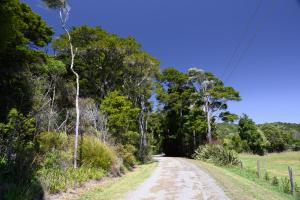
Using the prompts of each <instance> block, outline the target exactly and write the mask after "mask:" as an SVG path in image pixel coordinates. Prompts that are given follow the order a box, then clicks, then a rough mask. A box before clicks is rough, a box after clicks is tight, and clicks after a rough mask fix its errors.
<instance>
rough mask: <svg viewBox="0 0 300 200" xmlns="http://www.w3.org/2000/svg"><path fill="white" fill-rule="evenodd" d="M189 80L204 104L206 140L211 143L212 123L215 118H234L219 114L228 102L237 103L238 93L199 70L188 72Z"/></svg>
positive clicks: (209, 74) (227, 113)
mask: <svg viewBox="0 0 300 200" xmlns="http://www.w3.org/2000/svg"><path fill="white" fill-rule="evenodd" d="M188 75H189V80H190V82H191V83H192V84H193V86H194V88H195V89H196V91H197V92H198V93H199V96H200V98H201V100H202V101H203V102H204V104H203V106H202V107H203V110H204V112H205V113H206V120H207V140H208V142H209V143H212V127H211V125H212V121H214V120H215V118H216V117H220V118H222V119H232V118H233V117H234V116H233V115H232V114H230V113H229V112H221V111H224V110H226V109H227V102H228V101H239V100H240V99H241V98H240V96H239V93H238V92H237V91H236V90H235V89H234V88H232V87H226V86H224V84H223V82H222V81H221V80H219V79H218V78H217V77H215V76H214V75H213V74H212V73H209V72H204V71H203V70H201V69H197V68H191V69H189V70H188Z"/></svg>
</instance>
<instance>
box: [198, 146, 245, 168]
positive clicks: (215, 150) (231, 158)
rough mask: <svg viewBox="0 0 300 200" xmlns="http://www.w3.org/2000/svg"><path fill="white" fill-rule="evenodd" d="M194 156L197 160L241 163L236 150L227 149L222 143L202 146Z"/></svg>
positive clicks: (221, 163) (223, 164)
mask: <svg viewBox="0 0 300 200" xmlns="http://www.w3.org/2000/svg"><path fill="white" fill-rule="evenodd" d="M193 157H194V158H195V159H197V160H204V161H210V162H213V163H215V164H218V165H222V166H225V165H239V164H240V163H241V161H240V159H239V158H238V155H237V154H236V152H235V151H232V150H227V149H225V148H224V147H222V146H221V145H205V146H200V147H199V148H198V149H197V150H196V151H195V153H194V155H193Z"/></svg>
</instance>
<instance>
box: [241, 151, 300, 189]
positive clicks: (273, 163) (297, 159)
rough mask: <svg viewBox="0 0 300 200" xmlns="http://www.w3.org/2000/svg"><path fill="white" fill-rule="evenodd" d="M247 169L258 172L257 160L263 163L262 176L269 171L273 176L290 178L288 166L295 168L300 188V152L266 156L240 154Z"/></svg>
mask: <svg viewBox="0 0 300 200" xmlns="http://www.w3.org/2000/svg"><path fill="white" fill-rule="evenodd" d="M239 157H240V159H241V160H242V162H243V165H244V166H245V167H246V168H249V169H251V170H256V165H257V160H260V162H261V170H262V174H264V173H265V171H267V172H268V173H269V174H270V175H271V176H277V177H288V165H290V166H291V167H292V168H293V173H294V176H295V181H296V183H297V184H298V186H300V152H284V153H272V154H268V155H266V156H256V155H249V154H240V156H239Z"/></svg>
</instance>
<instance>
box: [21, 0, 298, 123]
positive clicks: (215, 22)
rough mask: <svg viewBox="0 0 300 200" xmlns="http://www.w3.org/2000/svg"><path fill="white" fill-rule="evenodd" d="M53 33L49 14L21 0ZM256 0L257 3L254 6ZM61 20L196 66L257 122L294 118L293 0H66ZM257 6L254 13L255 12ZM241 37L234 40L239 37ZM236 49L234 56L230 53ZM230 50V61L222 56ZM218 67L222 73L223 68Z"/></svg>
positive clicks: (168, 61) (234, 107) (33, 1)
mask: <svg viewBox="0 0 300 200" xmlns="http://www.w3.org/2000/svg"><path fill="white" fill-rule="evenodd" d="M23 2H26V3H29V4H30V5H31V7H32V9H33V10H34V11H36V12H38V13H39V14H40V15H42V17H43V19H45V20H46V21H47V22H48V24H49V25H50V26H52V27H53V28H54V30H55V32H56V34H59V33H61V32H62V31H61V28H60V27H59V19H58V16H57V13H56V12H55V11H53V10H49V9H46V8H45V6H43V4H42V3H41V0H23ZM260 2H261V4H260ZM69 3H70V5H71V7H72V10H71V16H70V21H69V24H70V25H73V26H77V25H82V24H88V25H91V26H96V25H99V26H101V27H103V28H104V29H105V30H107V31H109V32H111V33H116V34H118V35H120V36H123V37H125V36H129V35H130V36H133V37H135V38H136V39H137V41H138V42H139V43H141V44H142V47H143V49H144V50H145V51H147V52H149V53H150V54H151V55H153V56H154V57H156V58H157V59H158V60H160V62H161V67H162V68H163V67H167V66H173V67H176V68H177V69H179V70H180V71H186V70H187V69H188V68H190V67H199V68H202V69H204V70H207V71H211V72H213V73H215V74H216V75H217V76H219V77H221V78H222V79H223V80H224V81H225V84H226V85H230V86H233V87H235V88H236V89H237V90H239V91H240V93H241V96H242V98H243V100H242V101H241V102H238V103H230V111H232V112H234V113H237V114H241V113H246V114H248V115H249V116H250V117H251V118H253V119H254V121H256V122H257V123H263V122H274V121H283V122H297V123H300V106H299V103H300V3H298V2H297V0H226V1H224V0H147V1H146V0H84V1H82V0H70V1H69ZM255 10H257V12H255ZM239 41H242V42H239ZM237 47H239V48H238V50H237V51H236V54H233V53H234V51H235V49H236V48H237ZM233 55H234V57H233V59H232V62H231V63H230V64H228V63H229V60H230V59H231V57H232V56H233ZM224 71H225V73H224Z"/></svg>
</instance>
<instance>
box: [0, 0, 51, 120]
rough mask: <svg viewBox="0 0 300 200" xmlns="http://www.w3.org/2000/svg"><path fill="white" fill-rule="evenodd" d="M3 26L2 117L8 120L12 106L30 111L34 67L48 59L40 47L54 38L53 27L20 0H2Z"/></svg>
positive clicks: (0, 23)
mask: <svg viewBox="0 0 300 200" xmlns="http://www.w3.org/2000/svg"><path fill="white" fill-rule="evenodd" d="M0 26H1V29H2V30H1V31H0V93H1V98H0V121H4V120H6V119H7V118H6V117H7V115H8V112H9V110H11V108H17V109H18V111H20V112H21V113H24V114H27V113H29V111H30V109H31V107H32V95H33V89H32V84H31V82H30V79H29V78H28V77H29V76H28V75H29V74H30V73H31V72H30V67H31V66H32V65H33V64H37V63H39V64H41V63H43V62H44V61H45V54H44V53H43V52H42V51H39V50H37V49H40V48H41V47H43V46H45V45H47V44H48V43H49V42H50V41H51V36H52V34H53V31H52V30H51V28H49V27H48V26H47V24H46V23H45V22H44V21H43V20H42V18H41V17H40V16H38V15H37V14H36V13H34V12H33V11H32V10H31V9H30V7H29V6H28V5H26V4H24V3H20V2H19V0H5V1H1V6H0Z"/></svg>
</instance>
